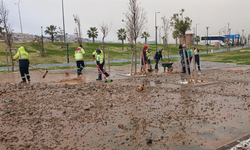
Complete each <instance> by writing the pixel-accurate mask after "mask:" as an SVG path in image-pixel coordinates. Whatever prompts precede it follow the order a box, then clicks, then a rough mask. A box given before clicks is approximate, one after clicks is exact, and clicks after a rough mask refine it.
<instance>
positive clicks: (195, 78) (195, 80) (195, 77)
mask: <svg viewBox="0 0 250 150" xmlns="http://www.w3.org/2000/svg"><path fill="white" fill-rule="evenodd" d="M192 53H193V63H194V82H195V83H197V73H196V63H195V55H194V48H193V49H192Z"/></svg>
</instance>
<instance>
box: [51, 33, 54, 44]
mask: <svg viewBox="0 0 250 150" xmlns="http://www.w3.org/2000/svg"><path fill="white" fill-rule="evenodd" d="M51 41H52V42H54V35H53V34H52V35H51Z"/></svg>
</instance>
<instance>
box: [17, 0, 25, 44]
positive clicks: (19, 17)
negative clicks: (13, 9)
mask: <svg viewBox="0 0 250 150" xmlns="http://www.w3.org/2000/svg"><path fill="white" fill-rule="evenodd" d="M19 3H20V0H19V1H18V3H15V4H17V6H18V12H19V20H20V27H21V34H22V38H23V27H22V20H21V13H20V7H19ZM23 42H24V38H23Z"/></svg>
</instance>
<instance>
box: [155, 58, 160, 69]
mask: <svg viewBox="0 0 250 150" xmlns="http://www.w3.org/2000/svg"><path fill="white" fill-rule="evenodd" d="M158 63H159V60H156V62H155V69H157V70H158V69H159V68H158Z"/></svg>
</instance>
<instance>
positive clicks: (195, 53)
mask: <svg viewBox="0 0 250 150" xmlns="http://www.w3.org/2000/svg"><path fill="white" fill-rule="evenodd" d="M199 52H200V50H199V48H194V58H195V63H197V65H198V70H199V71H200V70H201V68H200V56H199Z"/></svg>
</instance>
